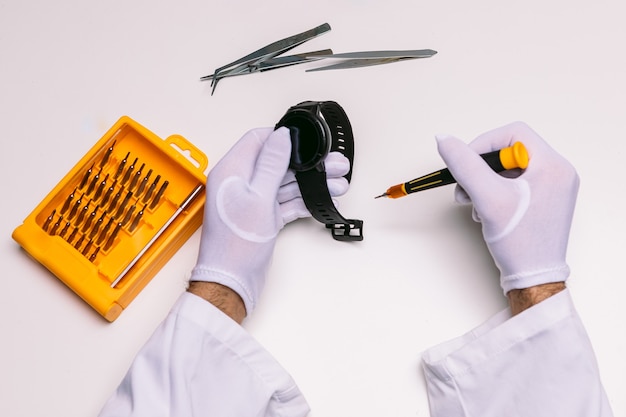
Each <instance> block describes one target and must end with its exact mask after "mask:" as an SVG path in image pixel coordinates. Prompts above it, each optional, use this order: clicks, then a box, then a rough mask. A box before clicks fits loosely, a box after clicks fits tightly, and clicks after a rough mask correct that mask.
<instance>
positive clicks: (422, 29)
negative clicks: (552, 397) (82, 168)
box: [0, 0, 626, 417]
mask: <svg viewBox="0 0 626 417" xmlns="http://www.w3.org/2000/svg"><path fill="white" fill-rule="evenodd" d="M511 3H512V2H498V1H478V2H463V1H441V2H428V3H427V2H421V3H417V2H412V1H408V0H390V1H386V2H374V1H357V0H354V1H336V0H335V1H329V0H323V1H317V2H315V3H310V2H308V3H305V2H295V1H291V2H280V1H275V0H271V1H264V2H252V1H247V2H246V1H238V2H233V1H226V0H218V1H212V2H200V1H178V2H175V3H174V2H154V1H135V2H122V1H107V2H82V1H67V0H65V1H56V2H44V1H37V2H33V1H31V2H19V1H0V52H1V58H0V120H1V122H2V129H3V136H4V139H3V140H2V143H3V147H4V149H3V151H2V152H1V153H0V158H1V162H0V169H1V170H2V182H1V185H0V187H1V189H0V190H1V195H2V196H3V198H4V201H5V204H4V208H3V211H2V213H3V215H2V222H1V223H0V227H1V231H0V236H2V239H1V240H0V244H1V245H2V246H1V247H0V257H1V261H0V262H1V265H2V269H3V272H4V273H3V277H2V289H3V293H4V297H3V302H2V303H1V304H0V309H1V314H0V317H1V318H0V326H1V327H0V331H2V334H3V335H4V336H3V340H4V341H3V343H2V344H0V370H1V377H0V415H3V416H4V415H6V416H40V415H63V416H68V417H69V416H86V415H94V414H96V413H97V411H98V410H99V409H100V407H101V405H102V403H103V402H104V401H105V399H106V398H107V397H108V396H109V395H110V394H111V392H112V391H113V389H114V388H115V387H116V386H117V384H118V382H119V381H120V379H121V378H122V376H123V374H124V373H125V371H126V369H127V367H128V365H129V363H130V361H131V359H132V357H133V356H134V353H135V352H136V351H137V349H138V348H139V347H140V346H141V345H142V344H143V342H144V341H145V340H146V338H147V337H148V335H149V334H150V333H151V332H152V331H153V329H154V328H155V326H156V325H157V324H158V323H159V322H160V321H161V319H162V318H163V317H164V315H165V314H166V312H167V311H168V310H169V308H170V306H171V305H172V303H173V302H174V300H175V299H176V298H177V296H178V294H179V293H180V292H181V291H183V289H184V285H185V276H186V274H187V273H188V271H189V270H190V269H191V268H192V267H193V265H194V262H195V257H196V251H197V246H198V238H199V233H196V234H195V235H194V236H193V237H192V238H191V239H190V241H189V242H188V243H187V244H186V245H185V246H184V247H183V248H182V249H181V250H180V251H179V252H178V253H177V255H176V256H175V257H174V258H173V259H172V260H171V261H170V262H169V263H168V264H167V265H166V266H165V267H164V268H163V269H162V270H161V272H160V273H159V274H158V275H157V276H156V277H155V278H154V280H153V281H152V282H151V283H150V284H149V285H148V286H147V288H146V289H145V290H144V291H143V292H142V293H141V294H140V295H139V296H138V297H137V299H136V300H135V301H134V302H133V303H132V304H131V306H130V307H129V308H128V309H127V310H126V311H125V312H124V313H123V314H122V315H121V317H120V318H119V319H118V320H117V321H116V322H115V323H113V324H108V323H107V322H105V321H104V320H103V319H101V318H100V317H99V316H98V315H97V314H96V313H94V312H92V311H91V309H90V308H89V307H88V306H87V305H86V304H84V303H83V302H82V301H81V300H80V299H79V298H78V297H77V296H75V295H74V294H73V293H72V292H71V291H69V290H68V289H67V288H66V287H65V286H64V285H63V284H62V283H60V281H58V280H57V279H56V278H54V277H53V276H51V275H50V274H49V273H48V272H47V271H46V270H45V269H44V268H43V267H41V266H40V265H39V264H37V263H35V262H34V261H32V259H30V258H29V257H28V256H27V255H26V254H25V253H24V252H23V251H22V250H21V249H19V247H18V246H17V244H16V243H15V242H14V241H13V240H12V239H11V237H10V236H11V232H12V231H13V229H14V228H15V227H16V226H17V225H19V224H20V223H21V222H22V220H23V219H24V218H25V217H26V216H27V215H28V214H29V213H30V212H31V210H32V209H33V208H34V207H35V206H36V205H37V204H38V203H39V201H40V200H41V199H42V198H43V197H44V196H45V195H46V194H47V193H48V192H49V191H50V189H51V188H52V187H53V186H54V185H55V184H56V183H57V182H58V181H59V180H60V179H61V178H62V176H63V175H65V173H66V172H67V171H68V170H69V169H70V168H71V167H72V166H73V165H74V163H75V162H76V161H78V159H79V158H80V157H81V156H82V155H83V154H84V153H85V152H86V151H87V150H88V149H89V148H90V147H91V146H92V145H93V143H94V142H95V141H96V140H98V139H99V138H100V137H101V136H102V135H103V133H104V132H105V131H106V130H107V129H108V128H109V127H110V126H111V125H113V123H114V122H115V121H116V120H117V119H118V118H119V117H120V116H121V115H124V114H126V115H129V116H130V117H132V118H134V119H135V120H137V121H138V122H139V123H141V124H143V125H144V126H146V127H147V128H148V129H150V130H152V131H153V132H155V133H156V134H157V135H159V136H161V137H166V136H168V135H170V134H174V133H178V134H181V135H183V136H185V137H186V138H187V139H188V140H190V141H192V142H193V143H195V144H196V145H198V146H199V147H200V148H202V149H203V150H204V151H205V152H206V153H207V154H208V156H209V159H210V161H211V165H212V164H214V163H215V162H216V161H217V160H218V159H219V158H220V157H221V156H222V155H223V154H224V153H225V152H226V151H227V150H228V149H229V148H230V146H231V145H232V144H233V143H234V142H235V141H236V140H237V139H238V138H239V137H240V136H241V135H242V134H243V133H244V132H245V131H246V130H247V129H249V128H252V127H257V126H271V125H273V124H274V123H275V122H276V121H277V120H278V119H279V118H280V116H282V114H283V113H284V111H285V110H286V109H287V108H288V107H289V106H290V105H292V104H295V103H298V102H299V101H302V100H308V99H315V100H335V101H337V102H339V103H340V104H341V105H342V106H343V107H344V108H345V110H346V111H347V113H348V115H349V117H350V119H351V122H352V124H353V128H354V130H355V134H356V161H355V164H356V166H355V172H354V176H353V185H352V187H351V190H350V191H349V193H348V194H347V195H346V196H344V197H342V198H341V200H340V210H341V212H342V213H343V214H345V215H346V216H348V217H356V218H362V219H364V220H365V240H364V241H363V242H361V243H358V244H346V243H340V242H335V241H333V240H332V239H331V237H330V236H329V234H328V233H327V231H325V230H324V229H323V227H321V226H320V225H319V224H317V223H315V222H313V221H300V222H297V223H296V224H292V225H289V226H288V227H286V229H285V230H284V231H283V232H282V233H281V236H280V239H279V242H278V244H277V248H276V252H275V256H274V263H273V267H272V270H271V274H270V275H271V276H270V277H269V280H268V283H267V286H266V289H265V291H264V293H263V296H262V299H261V300H260V307H259V308H258V309H257V310H256V311H255V313H254V315H253V316H252V317H251V318H250V319H248V321H247V323H246V327H247V328H248V329H249V330H250V331H251V332H252V333H253V334H254V335H255V336H256V337H257V338H258V339H259V340H260V341H261V342H262V343H263V344H264V345H265V346H266V347H267V348H268V349H269V350H270V352H272V353H273V354H274V356H275V357H276V358H277V359H278V360H279V361H280V362H281V363H282V364H283V365H284V366H285V367H286V368H287V369H288V370H289V371H290V372H291V373H292V375H293V376H294V378H295V379H296V381H298V383H299V385H300V388H301V389H302V390H303V392H304V393H305V395H306V396H307V399H308V400H309V402H310V404H311V406H312V408H313V413H312V415H313V416H328V415H359V416H378V415H381V414H382V413H384V415H386V416H427V415H428V403H427V398H426V394H425V390H424V381H423V377H422V374H421V370H420V352H421V351H423V350H424V349H426V348H427V347H430V346H432V345H434V344H436V343H439V342H441V341H443V340H447V339H448V338H451V337H454V336H457V335H459V334H461V333H463V332H465V331H467V330H469V329H470V328H471V327H473V326H476V325H478V324H480V323H482V322H483V321H484V320H485V319H487V318H488V317H490V316H491V315H492V314H493V313H495V312H496V311H498V310H500V309H501V308H504V307H505V306H506V303H505V299H504V298H503V297H502V295H501V292H500V289H499V286H498V283H497V271H496V269H495V268H494V267H493V265H492V262H491V259H490V257H489V254H488V253H487V251H486V249H485V246H484V244H483V243H482V241H481V237H480V228H479V226H478V225H476V224H474V223H473V221H472V220H471V218H470V212H469V210H468V209H467V208H466V207H458V206H456V205H454V203H453V197H452V190H453V189H452V188H451V187H446V188H441V189H437V190H432V191H428V192H425V193H423V194H420V195H415V196H410V197H407V198H405V199H402V200H397V201H393V200H382V201H381V200H376V201H374V200H373V196H375V195H377V194H379V193H381V192H382V191H384V190H385V189H386V188H387V186H389V185H392V184H395V183H398V182H402V181H406V180H408V179H411V178H413V177H416V176H418V175H419V174H422V173H425V172H429V171H432V170H434V169H437V168H439V167H440V166H441V160H440V158H439V156H438V155H437V152H436V147H435V141H434V139H433V137H434V134H435V133H442V132H445V133H450V134H454V135H457V136H459V137H461V138H463V139H465V140H467V141H469V140H471V139H472V138H473V137H475V136H476V135H478V134H479V133H482V132H483V131H485V130H489V129H491V128H494V127H497V126H500V125H502V124H505V123H508V122H510V121H513V120H524V121H526V122H527V123H528V124H530V125H531V126H532V127H533V128H534V129H535V130H537V131H538V132H539V133H540V134H541V135H542V136H543V137H544V138H546V139H547V140H548V141H549V142H550V143H551V144H552V145H553V146H554V147H555V148H556V149H557V150H559V151H560V152H561V153H562V154H563V155H565V156H566V157H567V158H568V159H570V161H571V162H572V163H573V164H574V165H575V166H576V167H577V169H578V171H579V174H580V176H581V178H582V187H581V191H580V195H579V200H578V206H577V211H576V214H575V218H574V225H573V228H572V234H571V238H570V248H569V252H568V254H569V256H568V260H569V263H570V266H571V267H572V270H573V273H572V276H571V279H570V281H569V286H570V288H571V291H572V295H573V297H574V301H575V303H576V305H577V307H578V310H579V312H580V314H581V316H582V318H583V321H584V322H585V324H586V326H587V330H588V332H589V334H590V336H591V338H592V341H593V344H594V347H595V349H596V353H597V357H598V361H599V365H600V368H601V372H602V377H603V380H604V383H605V386H606V390H607V393H608V395H609V398H610V400H611V403H612V405H613V408H614V411H615V415H616V416H624V415H626V399H625V397H624V396H623V387H624V386H625V385H626V381H625V377H624V375H626V359H624V356H623V352H624V349H625V348H626V334H625V331H624V318H625V316H626V313H624V311H623V307H622V305H621V304H620V302H621V301H622V299H623V294H622V292H621V291H622V288H623V277H622V275H623V273H622V269H623V262H622V259H621V258H622V257H623V250H624V248H625V247H626V244H625V242H624V240H625V237H624V236H625V235H626V233H625V231H626V223H625V220H624V216H623V214H622V213H623V206H624V198H623V195H624V193H623V185H622V181H621V175H622V171H623V170H622V169H621V167H620V165H621V164H622V162H623V160H624V157H625V151H626V143H625V140H624V139H625V138H624V129H623V126H624V123H623V121H624V113H625V112H624V110H625V105H624V97H626V77H624V74H626V56H625V55H624V53H623V50H624V40H625V39H626V26H624V25H623V20H624V17H626V10H625V6H624V5H623V2H621V1H618V0H615V1H597V2H593V4H592V3H589V2H579V1H576V2H571V1H568V2H566V1H562V0H559V1H552V2H545V1H537V0H533V1H525V2H517V3H516V4H511ZM323 22H328V23H330V25H331V26H332V28H333V29H332V31H331V32H330V33H327V34H325V35H323V36H321V37H319V38H317V39H315V40H313V41H311V42H308V43H307V44H305V45H303V46H301V47H299V48H298V49H297V50H294V52H296V51H299V52H302V51H310V50H316V49H324V48H327V47H330V48H332V49H333V50H334V51H335V52H349V51H358V50H376V49H422V48H431V49H435V50H437V51H439V53H438V54H437V55H436V56H435V57H433V58H430V59H425V60H418V61H408V62H402V63H397V64H393V65H385V66H379V67H371V68H363V69H358V70H345V71H334V72H330V71H329V72H320V73H305V72H304V69H305V68H308V67H314V66H317V65H318V64H310V65H308V66H305V67H302V66H300V67H292V68H285V69H280V70H276V71H272V72H268V73H264V74H255V75H250V76H244V77H238V78H236V79H235V78H233V79H230V80H224V81H222V82H221V83H220V85H219V86H218V88H217V91H216V93H215V95H214V96H213V97H211V96H210V88H209V84H208V83H200V82H199V81H198V78H199V77H200V76H202V75H206V74H208V73H211V72H212V71H213V69H214V68H216V67H218V66H221V65H222V64H225V63H227V62H230V61H232V60H234V59H236V58H239V57H241V56H243V55H245V54H247V53H248V52H251V51H252V50H254V49H257V48H258V47H261V46H263V45H265V44H267V43H270V42H272V41H274V40H277V39H280V38H283V37H285V36H289V35H291V34H294V33H297V32H300V31H303V30H306V29H309V28H311V27H314V26H316V25H318V24H321V23H323ZM521 244H522V243H521ZM320 259H323V260H324V262H323V265H322V262H320V261H319V260H320Z"/></svg>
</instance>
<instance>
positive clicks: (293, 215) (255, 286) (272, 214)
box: [190, 127, 350, 314]
mask: <svg viewBox="0 0 626 417" xmlns="http://www.w3.org/2000/svg"><path fill="white" fill-rule="evenodd" d="M290 156H291V140H290V137H289V130H288V129H287V128H284V127H283V128H280V129H278V130H275V131H274V130H273V129H271V128H263V129H254V130H251V131H249V132H248V133H246V134H245V135H244V136H243V137H242V138H241V139H240V140H239V141H238V142H237V143H236V144H235V145H234V146H233V148H232V149H231V150H230V151H229V152H228V153H227V154H226V155H225V156H224V158H222V160H220V162H219V163H218V164H217V165H216V166H215V167H214V168H213V170H212V171H211V172H210V173H209V178H208V181H207V198H206V206H205V211H204V223H203V226H202V235H201V240H200V252H199V255H198V261H197V264H196V266H195V268H194V269H193V271H192V273H191V278H190V281H206V282H216V283H219V284H222V285H225V286H227V287H229V288H231V289H232V290H233V291H235V292H237V293H238V294H239V295H240V296H241V298H242V300H243V302H244V304H245V307H246V312H247V314H250V313H251V312H252V310H253V309H254V307H255V305H256V302H257V299H258V297H259V294H260V293H261V290H262V289H263V286H264V283H265V277H266V274H267V270H268V268H269V265H270V261H271V257H272V253H273V251H274V245H275V243H276V236H277V235H278V232H279V231H280V230H281V229H282V228H283V226H284V225H285V224H287V223H289V222H291V221H293V220H296V219H298V218H302V217H309V216H310V215H311V214H310V213H309V211H308V210H307V208H306V206H305V205H304V201H303V200H302V197H301V194H300V190H299V188H298V184H297V182H295V175H294V173H293V172H292V171H288V166H289V159H290ZM325 163H326V175H327V181H328V186H329V191H330V194H331V196H339V195H342V194H344V193H345V192H346V191H347V190H348V181H347V180H346V179H345V178H343V175H346V174H347V172H348V171H349V169H350V162H349V161H348V159H347V158H345V157H344V156H343V155H341V154H340V153H337V152H332V153H330V154H329V155H328V157H327V159H326V161H325Z"/></svg>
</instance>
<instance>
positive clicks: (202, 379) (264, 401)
mask: <svg viewBox="0 0 626 417" xmlns="http://www.w3.org/2000/svg"><path fill="white" fill-rule="evenodd" d="M308 412H309V406H308V404H307V402H306V401H305V399H304V397H303V396H302V394H301V393H300V390H299V389H298V387H297V386H296V384H295V383H294V381H293V379H292V378H291V376H290V375H289V374H288V373H287V372H286V371H285V370H284V369H283V368H282V366H281V365H280V364H279V363H278V362H277V361H276V360H275V359H274V358H273V357H272V356H270V354H269V353H268V352H267V351H266V350H265V349H264V348H263V347H262V346H261V345H260V344H259V343H258V342H257V341H256V340H255V339H254V338H253V337H252V336H251V335H249V334H248V333H247V332H246V331H245V330H244V329H243V328H242V327H241V326H239V325H238V324H237V323H236V322H235V321H233V320H232V319H231V318H229V317H228V316H226V315H225V314H224V313H222V312H221V311H220V310H219V309H217V308H216V307H215V306H213V305H212V304H211V303H209V302H207V301H205V300H203V299H201V298H200V297H197V296H195V295H193V294H191V293H188V292H185V293H184V294H182V295H181V297H180V299H179V300H178V301H177V303H176V304H175V305H174V307H173V308H172V310H171V311H170V313H169V314H168V316H167V318H166V319H165V320H164V321H163V323H161V325H160V326H159V327H158V328H157V330H156V331H155V333H154V334H153V335H152V336H151V338H150V339H149V340H148V342H147V343H146V344H145V345H144V346H143V348H142V349H141V350H140V351H139V353H138V354H137V356H136V357H135V359H134V361H133V363H132V365H131V366H130V369H129V370H128V372H127V374H126V376H125V377H124V379H123V380H122V382H121V384H120V385H119V387H118V388H117V390H116V391H115V392H114V394H113V395H112V396H111V397H110V398H109V400H108V401H107V403H106V404H105V406H104V408H103V409H102V411H101V413H100V417H112V416H115V417H121V416H142V417H145V416H150V417H160V416H163V417H176V416H228V417H238V416H241V417H244V416H245V417H257V416H258V417H261V416H264V417H278V416H280V417H300V416H306V415H307V414H308Z"/></svg>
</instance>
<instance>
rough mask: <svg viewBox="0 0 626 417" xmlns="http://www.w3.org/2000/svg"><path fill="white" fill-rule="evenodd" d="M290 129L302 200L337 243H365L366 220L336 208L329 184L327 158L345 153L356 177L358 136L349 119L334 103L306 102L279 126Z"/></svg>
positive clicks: (350, 174) (293, 166) (283, 118)
mask: <svg viewBox="0 0 626 417" xmlns="http://www.w3.org/2000/svg"><path fill="white" fill-rule="evenodd" d="M282 126H284V127H287V128H289V132H290V136H291V161H290V164H289V168H291V169H293V170H294V171H295V172H296V180H297V181H298V186H299V187H300V192H301V193H302V198H303V200H304V204H305V205H306V207H307V209H308V210H309V211H310V212H311V215H312V216H313V218H315V219H316V220H318V221H319V222H321V223H324V224H325V225H326V227H327V228H328V229H330V230H331V233H332V236H333V238H334V239H335V240H340V241H358V240H363V221H362V220H353V219H346V218H344V217H343V216H342V215H341V214H339V211H337V209H336V208H335V205H334V204H333V200H332V198H331V196H330V193H329V191H328V185H327V183H326V170H325V167H324V159H325V158H326V156H327V155H328V153H329V152H341V153H342V154H343V155H345V156H346V158H348V160H349V161H350V171H349V172H348V173H347V174H346V175H345V176H344V178H345V179H346V180H348V182H350V180H351V178H352V165H353V161H354V137H353V134H352V126H351V125H350V121H349V120H348V116H347V115H346V113H345V111H344V110H343V108H341V106H340V105H339V104H337V103H335V102H334V101H305V102H302V103H300V104H297V105H295V106H293V107H291V108H290V109H289V110H287V113H285V115H284V116H283V117H282V118H281V119H280V121H279V122H278V123H277V124H276V127H275V128H276V129H278V128H279V127H282Z"/></svg>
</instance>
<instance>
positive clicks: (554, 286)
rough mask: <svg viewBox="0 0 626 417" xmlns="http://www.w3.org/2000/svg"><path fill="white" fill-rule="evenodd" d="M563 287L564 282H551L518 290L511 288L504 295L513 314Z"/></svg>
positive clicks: (561, 289)
mask: <svg viewBox="0 0 626 417" xmlns="http://www.w3.org/2000/svg"><path fill="white" fill-rule="evenodd" d="M564 289H565V282H553V283H548V284H541V285H535V286H534V287H529V288H524V289H519V290H511V291H509V292H508V293H507V294H506V296H507V298H508V300H509V306H510V308H511V313H512V314H513V315H514V316H515V315H516V314H519V313H521V312H522V311H524V310H526V309H528V308H530V307H532V306H534V305H535V304H538V303H540V302H542V301H543V300H545V299H546V298H548V297H551V296H553V295H554V294H557V293H559V292H561V291H563V290H564Z"/></svg>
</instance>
